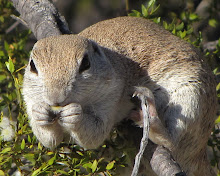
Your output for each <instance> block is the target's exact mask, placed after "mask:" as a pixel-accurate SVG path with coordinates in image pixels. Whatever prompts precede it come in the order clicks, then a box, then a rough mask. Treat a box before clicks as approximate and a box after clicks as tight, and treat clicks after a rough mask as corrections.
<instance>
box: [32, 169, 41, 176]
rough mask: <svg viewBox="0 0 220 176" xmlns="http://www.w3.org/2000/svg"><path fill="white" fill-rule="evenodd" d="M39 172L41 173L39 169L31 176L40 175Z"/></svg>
mask: <svg viewBox="0 0 220 176" xmlns="http://www.w3.org/2000/svg"><path fill="white" fill-rule="evenodd" d="M40 171H41V168H39V169H37V170H35V171H34V172H33V173H32V175H31V176H36V175H38V174H40Z"/></svg>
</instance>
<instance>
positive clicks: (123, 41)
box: [23, 17, 216, 176]
mask: <svg viewBox="0 0 220 176" xmlns="http://www.w3.org/2000/svg"><path fill="white" fill-rule="evenodd" d="M139 88H141V89H143V90H144V89H146V90H150V92H152V93H153V94H152V95H153V99H154V100H153V101H152V104H151V107H150V108H152V111H151V113H152V115H153V116H154V115H155V112H157V113H158V116H159V117H160V119H161V121H160V120H159V119H158V118H156V122H155V121H154V120H155V119H153V120H152V122H151V123H152V124H151V126H150V128H151V132H152V133H153V134H154V132H155V131H154V130H156V131H157V130H159V131H157V132H156V133H155V136H156V138H157V137H158V135H159V140H158V139H154V137H153V136H151V137H150V139H151V140H152V141H153V142H155V143H159V144H160V145H163V143H164V144H165V143H166V142H167V144H165V145H167V146H168V147H171V146H173V147H172V149H171V150H172V155H173V156H174V158H175V160H176V161H177V162H178V163H179V164H180V165H181V167H182V168H183V169H184V171H185V172H186V173H187V175H189V176H193V175H196V176H197V175H200V176H201V175H204V176H205V175H206V176H211V175H212V174H211V173H212V172H211V167H210V166H209V164H208V161H207V156H206V152H205V151H206V144H207V141H208V138H209V135H210V133H211V129H212V127H213V126H214V121H215V112H216V98H215V96H216V94H215V81H214V77H213V75H212V73H211V71H210V70H209V69H208V67H207V66H206V64H205V61H204V60H203V57H202V56H201V54H200V53H199V52H198V51H197V50H196V49H195V48H194V47H192V46H191V45H190V44H188V43H187V42H185V41H183V40H181V39H179V38H178V37H176V36H174V35H172V34H171V33H170V32H168V31H166V30H164V29H163V28H162V27H160V26H158V25H157V24H155V23H153V22H151V21H150V20H146V19H143V18H135V17H119V18H115V19H111V20H106V21H102V22H99V23H97V24H95V25H93V26H91V27H89V28H87V29H85V30H84V31H82V32H81V33H79V34H78V35H61V36H54V37H49V38H45V39H42V40H39V41H38V42H37V43H36V44H35V45H34V47H33V50H32V52H31V56H30V61H29V64H28V66H27V68H26V71H25V75H24V85H23V95H24V100H25V102H26V105H27V113H28V116H29V119H30V124H31V126H32V129H33V132H34V134H35V135H36V136H37V138H38V139H39V141H40V142H42V144H43V145H45V146H46V147H50V148H52V147H55V146H57V145H58V144H59V143H60V142H61V141H63V140H64V138H71V139H73V140H74V141H75V142H77V143H78V144H79V145H81V146H83V147H85V148H88V149H90V148H96V147H98V146H99V145H101V144H102V142H103V141H104V140H105V139H106V138H107V136H108V135H109V133H110V131H111V129H112V127H113V126H114V125H115V124H117V123H118V122H120V121H121V120H122V119H124V118H126V117H128V116H129V114H130V116H132V115H131V114H132V113H131V111H132V109H133V108H134V104H133V103H132V102H131V96H132V95H133V94H134V92H135V91H136V90H137V89H139ZM154 101H155V104H154ZM155 105H156V106H155ZM56 106H59V107H60V108H59V109H54V108H53V107H56ZM157 113H156V114H157ZM156 116H157V115H156ZM158 122H159V123H160V124H159V125H158ZM157 125H158V126H159V127H158V126H157ZM155 126H156V127H155ZM163 126H164V127H163ZM160 127H161V128H162V129H160ZM165 128H166V129H165ZM164 130H165V131H164ZM166 130H167V131H168V134H167V133H166ZM163 131H164V133H165V134H162V133H163ZM160 135H161V136H162V137H161V139H163V140H164V141H162V142H161V143H160ZM169 136H170V139H169ZM166 137H168V138H167V140H168V141H166Z"/></svg>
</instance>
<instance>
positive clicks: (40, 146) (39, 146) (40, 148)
mask: <svg viewBox="0 0 220 176" xmlns="http://www.w3.org/2000/svg"><path fill="white" fill-rule="evenodd" d="M37 148H38V149H39V150H42V149H43V147H42V145H41V144H40V142H38V147H37Z"/></svg>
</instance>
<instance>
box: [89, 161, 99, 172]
mask: <svg viewBox="0 0 220 176" xmlns="http://www.w3.org/2000/svg"><path fill="white" fill-rule="evenodd" d="M97 166H98V162H97V160H94V161H93V163H92V166H91V169H92V173H94V172H95V171H96V169H97Z"/></svg>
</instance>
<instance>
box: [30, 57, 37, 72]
mask: <svg viewBox="0 0 220 176" xmlns="http://www.w3.org/2000/svg"><path fill="white" fill-rule="evenodd" d="M30 71H31V72H32V73H35V74H38V71H37V68H36V66H35V64H34V61H33V59H31V61H30Z"/></svg>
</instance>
